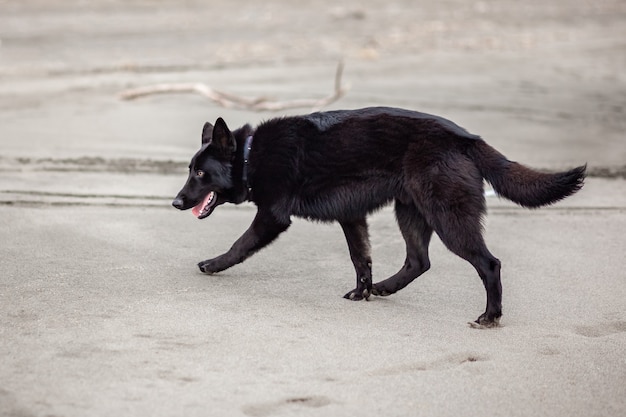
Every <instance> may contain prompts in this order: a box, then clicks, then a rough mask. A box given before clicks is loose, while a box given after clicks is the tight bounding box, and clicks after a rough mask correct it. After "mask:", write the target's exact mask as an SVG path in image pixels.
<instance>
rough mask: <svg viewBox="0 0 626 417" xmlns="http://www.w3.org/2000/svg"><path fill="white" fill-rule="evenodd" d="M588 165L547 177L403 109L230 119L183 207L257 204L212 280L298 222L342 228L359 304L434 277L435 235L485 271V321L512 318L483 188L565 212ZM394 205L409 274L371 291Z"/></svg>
mask: <svg viewBox="0 0 626 417" xmlns="http://www.w3.org/2000/svg"><path fill="white" fill-rule="evenodd" d="M585 170H586V166H580V167H578V168H575V169H572V170H570V171H567V172H560V173H551V174H549V173H540V172H537V171H533V170H531V169H529V168H526V167H525V166H523V165H520V164H518V163H516V162H512V161H509V160H508V159H506V158H505V157H504V156H503V155H502V154H500V153H499V152H498V151H496V150H495V149H493V148H492V147H491V146H489V145H488V144H487V143H485V142H484V141H483V140H482V139H481V138H480V137H479V136H476V135H472V134H470V133H468V132H467V131H466V130H464V129H463V128H461V127H459V126H457V125H456V124H454V123H452V122H451V121H449V120H446V119H443V118H441V117H438V116H432V115H428V114H424V113H417V112H413V111H408V110H402V109H394V108H366V109H361V110H353V111H329V112H323V113H314V114H310V115H308V116H296V117H284V118H277V119H272V120H269V121H267V122H265V123H263V124H261V125H260V126H258V127H257V128H256V130H255V129H253V128H252V127H251V126H249V125H245V126H243V127H241V128H239V129H237V130H235V131H233V132H231V131H230V130H229V129H228V127H227V126H226V123H225V122H224V121H223V120H222V119H221V118H220V119H217V122H216V123H215V126H212V125H211V124H209V123H206V124H205V125H204V129H203V131H202V148H201V149H200V150H199V151H198V152H197V153H196V155H195V156H194V157H193V159H192V160H191V164H190V165H189V178H188V179H187V183H186V184H185V186H184V187H183V189H182V190H181V191H180V193H178V196H177V197H176V199H175V200H174V202H173V203H172V204H173V205H174V207H176V208H178V209H180V210H186V209H189V208H193V210H192V211H193V213H194V215H196V216H197V217H198V218H200V219H202V218H205V217H207V216H208V215H210V214H211V213H212V212H213V210H214V209H215V207H217V206H218V205H220V204H223V203H226V202H228V203H235V204H239V203H242V202H244V201H252V202H254V203H255V204H256V205H257V207H258V211H257V214H256V217H255V218H254V221H253V222H252V224H251V225H250V228H249V229H248V230H247V231H246V232H245V233H244V234H243V236H241V237H240V238H239V239H238V240H237V241H236V242H235V243H234V244H233V246H232V248H231V249H230V250H229V251H228V252H227V253H225V254H223V255H221V256H218V257H217V258H213V259H209V260H206V261H203V262H200V263H199V264H198V266H199V267H200V270H201V271H202V272H205V273H208V274H211V273H214V272H219V271H223V270H224V269H226V268H230V267H231V266H233V265H235V264H237V263H240V262H243V261H244V260H245V259H246V258H248V257H249V256H250V255H252V254H253V253H255V252H256V251H258V250H259V249H261V248H262V247H264V246H266V245H267V244H269V243H270V242H272V241H273V240H274V239H275V238H276V237H277V236H278V235H279V234H280V233H281V232H284V231H285V230H286V229H287V228H288V227H289V225H290V223H291V220H290V217H291V216H292V215H293V216H298V217H304V218H307V219H311V220H319V221H338V222H339V224H340V225H341V227H342V228H343V231H344V233H345V236H346V240H347V242H348V248H349V251H350V257H351V259H352V262H353V264H354V268H355V269H356V288H355V289H354V290H352V291H350V292H349V293H348V294H346V295H345V297H346V298H349V299H351V300H361V299H364V298H365V299H367V298H368V297H369V296H370V294H374V295H381V296H382V295H390V294H393V293H395V292H396V291H398V290H400V289H402V288H404V287H405V286H406V285H408V284H409V283H410V282H411V281H413V280H414V279H415V278H417V277H418V276H420V275H421V274H423V273H424V272H426V271H427V270H428V269H429V267H430V261H429V259H428V244H429V241H430V238H431V235H432V233H433V231H435V232H436V233H437V234H438V235H439V237H440V238H441V240H442V241H443V243H444V244H445V245H446V246H447V247H448V249H450V250H451V251H452V252H454V253H455V254H457V255H458V256H460V257H462V258H463V259H466V260H467V261H469V262H470V263H471V264H472V265H473V266H474V268H476V270H477V271H478V274H479V275H480V278H481V279H482V281H483V284H484V286H485V289H486V291H487V308H486V311H485V312H484V313H483V314H482V315H481V316H480V317H478V319H477V320H476V323H478V324H480V325H484V326H494V325H497V324H498V322H499V318H500V316H501V315H502V306H501V300H502V287H501V284H500V261H499V260H498V259H497V258H495V257H494V256H493V255H492V254H491V253H490V252H489V250H488V249H487V247H486V246H485V242H484V240H483V237H482V226H481V219H482V216H483V215H484V213H485V199H484V195H483V178H484V179H485V180H487V181H488V182H489V183H491V185H492V186H493V188H494V189H495V190H496V192H497V193H498V195H500V196H502V197H505V198H507V199H509V200H511V201H513V202H515V203H517V204H519V205H521V206H524V207H540V206H544V205H548V204H552V203H555V202H557V201H559V200H561V199H563V198H565V197H567V196H569V195H571V194H573V193H575V192H576V191H578V190H579V189H580V188H581V187H582V185H583V180H584V177H585ZM392 200H393V201H394V202H395V212H396V217H397V221H398V225H399V227H400V231H401V233H402V237H403V238H404V240H405V241H406V251H407V254H406V261H405V263H404V266H403V267H402V269H400V271H399V272H398V273H397V274H395V275H393V276H392V277H390V278H387V279H386V280H384V281H381V282H378V283H376V284H372V269H371V268H372V260H371V258H370V244H369V237H368V231H367V221H366V216H367V215H368V214H369V213H371V212H372V211H374V210H376V209H378V208H380V207H381V206H383V205H385V204H387V203H389V202H391V201H392Z"/></svg>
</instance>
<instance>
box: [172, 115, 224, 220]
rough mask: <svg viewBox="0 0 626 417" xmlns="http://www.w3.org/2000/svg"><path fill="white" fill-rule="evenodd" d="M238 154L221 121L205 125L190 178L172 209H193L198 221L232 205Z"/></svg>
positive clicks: (190, 166)
mask: <svg viewBox="0 0 626 417" xmlns="http://www.w3.org/2000/svg"><path fill="white" fill-rule="evenodd" d="M236 150H237V141H236V140H235V135H234V134H233V133H232V132H231V131H230V130H229V129H228V126H226V123H225V122H224V120H222V118H219V119H217V121H216V122H215V126H213V125H211V123H208V122H207V123H205V125H204V128H203V129H202V147H201V148H200V150H199V151H198V152H197V153H196V154H195V155H194V157H193V158H191V163H190V164H189V177H188V178H187V182H186V183H185V185H184V186H183V188H182V189H181V190H180V192H179V193H178V195H177V196H176V198H175V199H174V201H173V202H172V205H173V206H174V207H176V208H177V209H179V210H187V209H192V210H191V211H192V213H193V214H194V216H196V217H197V218H198V219H204V218H205V217H208V216H209V215H210V214H211V213H212V212H213V210H214V209H215V207H217V206H218V205H220V204H223V203H225V202H232V201H231V197H230V196H231V194H232V193H233V191H232V190H233V178H232V167H233V160H234V156H235V151H236Z"/></svg>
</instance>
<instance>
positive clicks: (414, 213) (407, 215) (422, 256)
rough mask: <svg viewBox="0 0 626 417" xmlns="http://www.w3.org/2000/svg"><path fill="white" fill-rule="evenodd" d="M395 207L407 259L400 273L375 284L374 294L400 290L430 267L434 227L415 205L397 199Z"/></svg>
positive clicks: (385, 293)
mask: <svg viewBox="0 0 626 417" xmlns="http://www.w3.org/2000/svg"><path fill="white" fill-rule="evenodd" d="M395 209H396V218H397V220H398V226H399V227H400V232H402V237H403V238H404V240H405V242H406V260H405V261H404V266H403V267H402V269H400V271H398V273H396V274H395V275H393V276H391V277H389V278H387V279H386V280H384V281H381V282H378V283H376V284H374V286H373V288H372V294H374V295H383V296H384V295H390V294H393V293H395V292H397V291H400V290H401V289H402V288H404V287H406V286H407V285H409V284H410V283H411V282H412V281H413V280H414V279H415V278H417V277H419V276H420V275H422V274H423V273H424V272H426V271H428V269H429V268H430V260H429V258H428V245H429V243H430V238H431V236H432V233H433V229H432V228H431V227H430V226H429V225H428V223H427V222H426V220H425V219H424V217H423V216H422V214H421V213H420V212H419V210H418V209H417V208H416V207H415V206H414V205H412V204H404V203H401V202H400V201H398V200H396V206H395Z"/></svg>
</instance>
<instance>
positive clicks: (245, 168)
mask: <svg viewBox="0 0 626 417" xmlns="http://www.w3.org/2000/svg"><path fill="white" fill-rule="evenodd" d="M253 138H254V137H253V136H252V135H250V136H248V137H247V138H246V141H245V142H244V145H243V173H242V176H241V179H242V181H243V185H244V186H245V187H246V189H247V190H248V194H249V193H250V192H251V191H252V187H250V183H249V182H248V162H249V160H250V150H251V149H252V139H253Z"/></svg>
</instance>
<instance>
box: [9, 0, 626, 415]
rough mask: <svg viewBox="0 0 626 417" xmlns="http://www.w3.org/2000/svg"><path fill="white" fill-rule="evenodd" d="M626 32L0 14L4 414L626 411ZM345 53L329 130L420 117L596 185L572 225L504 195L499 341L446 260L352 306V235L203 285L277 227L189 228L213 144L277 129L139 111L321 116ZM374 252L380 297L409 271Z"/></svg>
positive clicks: (576, 8)
mask: <svg viewBox="0 0 626 417" xmlns="http://www.w3.org/2000/svg"><path fill="white" fill-rule="evenodd" d="M129 3H130V4H129ZM625 23H626V4H625V3H624V2H622V1H594V2H583V1H564V0H554V1H528V2H523V4H520V3H519V2H513V1H498V2H495V1H479V2H465V1H460V0H448V1H442V2H424V3H423V4H422V2H419V3H418V4H416V3H415V2H409V1H404V2H391V3H390V2H388V1H385V2H383V1H374V0H367V1H360V2H344V3H342V5H337V4H336V2H334V1H333V2H331V1H327V2H326V1H324V2H315V5H307V6H302V5H297V4H295V5H293V4H292V3H290V2H287V1H274V2H263V3H258V2H257V3H252V2H250V3H248V2H232V1H229V2H226V1H212V2H200V1H188V2H177V1H173V0H169V1H155V0H144V1H136V2H132V3H131V2H122V1H115V0H111V1H105V0H98V1H92V2H81V1H69V0H59V1H52V2H50V1H43V0H39V1H35V0H27V1H20V2H11V1H4V2H3V1H0V358H1V363H2V366H0V415H2V416H4V415H6V416H110V415H142V416H143V415H146V416H148V415H149V416H253V417H254V416H260V417H263V416H349V415H363V416H383V415H384V416H459V415H466V416H479V415H480V416H483V415H496V416H527V415H542V416H568V417H569V416H585V417H588V416H621V415H624V414H625V413H626V388H625V387H626V361H625V359H624V358H625V357H626V301H625V300H626V274H625V273H624V267H625V266H626V262H625V261H624V255H623V253H624V249H625V246H626V245H625V241H624V232H625V231H626V216H625V212H626V182H625V181H624V179H623V175H624V161H625V160H626V144H625V142H624V141H625V137H624V132H625V131H626V117H625V116H626V114H625V113H626V101H625V97H626V79H625V77H626V76H625V75H624V72H623V68H625V67H626V24H625ZM339 59H344V61H345V63H346V71H345V81H346V83H349V84H350V85H351V90H350V92H349V93H348V95H347V96H346V97H345V98H343V99H342V100H341V101H340V102H338V103H335V104H333V105H332V108H357V107H363V106H367V105H392V106H401V107H407V108H413V109H417V110H421V111H425V112H429V113H436V114H441V115H443V116H446V117H449V118H451V119H452V120H454V121H456V122H457V123H459V124H461V125H462V126H464V127H466V128H468V129H469V130H470V131H472V132H474V133H478V134H480V135H482V136H483V137H484V138H485V139H487V140H488V141H489V142H490V143H491V144H493V145H494V146H496V147H497V148H498V149H500V150H501V151H502V152H504V153H505V154H507V155H508V156H509V157H510V158H512V159H516V160H520V161H523V162H526V163H528V164H530V165H534V166H537V167H540V168H545V169H560V168H564V167H568V166H572V165H575V164H580V163H582V162H585V161H587V162H588V163H589V167H590V170H591V172H592V173H595V174H594V176H592V177H591V178H589V179H588V181H587V184H586V186H585V188H584V189H583V190H582V191H581V192H580V193H579V194H578V195H576V196H574V197H572V198H571V199H568V200H567V201H565V202H563V203H562V204H560V205H557V206H555V207H552V208H548V209H542V210H537V211H527V210H523V209H520V208H517V207H515V206H514V205H512V204H510V203H508V202H505V201H500V200H498V199H496V198H490V199H489V214H488V217H487V219H486V221H485V225H486V238H487V242H488V244H489V247H490V249H491V250H492V252H493V253H494V254H495V255H496V256H498V257H499V258H500V259H501V260H502V262H503V285H504V291H505V292H504V309H505V310H504V314H505V315H504V317H503V319H502V324H503V326H502V327H501V328H499V329H495V330H489V331H480V330H474V329H470V328H469V327H468V326H467V324H466V322H467V321H470V320H473V319H475V318H476V317H477V316H478V315H479V314H480V313H481V312H482V311H483V309H484V290H483V288H482V284H481V283H480V280H479V279H478V277H477V276H476V274H475V272H474V271H473V270H472V268H471V266H469V265H468V264H466V263H465V262H464V261H462V260H460V259H458V258H456V257H455V256H453V255H452V254H450V253H448V252H447V251H446V249H445V248H444V247H443V246H442V245H441V243H440V242H439V240H438V239H436V238H435V239H434V241H433V244H432V249H431V260H432V263H433V267H432V269H431V270H430V271H429V272H428V273H427V274H425V275H424V276H423V277H421V278H420V279H419V280H418V281H416V282H415V283H413V284H412V285H411V286H409V287H408V288H406V289H405V290H404V291H402V292H401V293H399V294H397V295H395V296H393V297H389V298H384V299H382V298H374V299H372V301H371V302H368V303H366V302H361V303H353V302H348V301H346V300H344V299H342V298H341V295H343V294H344V293H345V292H346V291H347V290H349V289H351V288H352V287H353V285H354V283H353V271H352V266H351V264H350V261H349V257H348V254H347V248H346V247H345V242H344V239H343V236H342V234H341V231H340V228H339V227H338V226H336V225H320V224H313V223H307V222H305V221H302V220H295V221H294V224H293V226H292V227H291V229H290V230H289V231H288V232H287V233H286V234H285V235H284V236H282V237H281V238H280V239H279V240H278V241H277V242H276V243H275V244H273V245H272V246H271V247H270V248H267V249H266V250H264V251H261V252H260V253H258V254H257V255H255V256H254V257H253V258H251V259H250V260H248V261H247V262H245V263H244V264H242V265H240V266H237V267H235V268H233V269H231V270H229V271H227V272H225V273H222V274H219V275H216V276H204V275H202V274H200V273H199V272H197V270H196V267H195V263H196V262H198V261H200V260H202V259H205V258H207V257H210V256H214V255H217V254H219V253H220V252H222V251H224V250H226V249H228V247H229V246H230V245H231V244H232V242H233V241H234V240H235V239H236V238H237V237H238V236H239V234H240V233H242V232H243V230H245V228H246V227H247V225H248V224H249V222H250V221H251V218H252V216H253V215H254V208H253V206H250V205H242V206H240V207H221V208H219V209H218V210H216V212H215V213H214V214H213V215H212V216H211V217H210V218H209V219H206V220H203V221H201V222H199V221H198V220H196V219H194V218H192V216H191V215H190V214H189V213H181V212H178V211H176V210H174V209H172V208H171V207H169V204H170V200H171V198H172V197H173V196H174V195H175V194H176V192H177V191H178V189H179V188H180V186H182V183H183V182H184V179H185V175H186V174H185V172H184V167H185V164H186V161H187V160H188V158H189V157H190V156H191V155H192V154H193V152H195V150H196V148H197V146H198V143H199V135H200V129H201V127H202V124H203V123H204V121H206V120H211V121H212V120H214V119H215V118H216V117H218V116H222V117H224V118H225V119H226V120H227V122H228V123H229V124H230V125H231V126H237V125H240V124H242V123H245V122H251V123H258V122H259V121H261V120H263V119H265V118H268V117H273V116H276V114H271V113H262V114H259V113H251V112H247V111H239V110H229V109H223V108H219V107H217V106H215V105H213V104H211V103H208V102H207V101H205V100H203V99H202V98H200V97H196V96H193V95H171V96H159V97H150V98H145V99H142V100H138V101H133V102H124V101H120V100H119V99H118V97H117V93H118V92H119V91H121V90H122V89H124V88H126V87H131V86H140V85H145V84H150V83H154V82H161V81H168V82H178V81H202V82H206V83H208V84H210V85H212V86H214V87H216V88H221V89H222V90H225V91H231V92H235V93H238V94H244V95H267V96H271V97H274V98H277V99H290V98H298V97H321V96H323V95H325V94H326V93H328V92H329V91H330V90H331V89H332V82H333V80H332V77H333V73H334V68H335V65H336V63H337V61H338V60H339ZM306 111H307V110H306V109H302V110H300V111H295V112H306ZM605 170H608V172H611V173H613V174H610V175H608V176H607V175H604V174H602V172H605ZM371 235H372V244H373V256H374V274H375V279H377V280H378V279H382V278H384V277H386V276H388V275H389V274H392V273H394V272H395V271H396V270H397V269H398V268H399V267H400V266H401V264H402V262H403V256H404V254H403V250H404V248H403V243H402V241H401V238H400V235H399V232H398V231H397V227H396V225H395V221H394V219H393V213H392V211H391V209H389V208H387V209H384V210H382V211H381V212H380V213H377V214H376V215H374V216H372V218H371Z"/></svg>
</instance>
